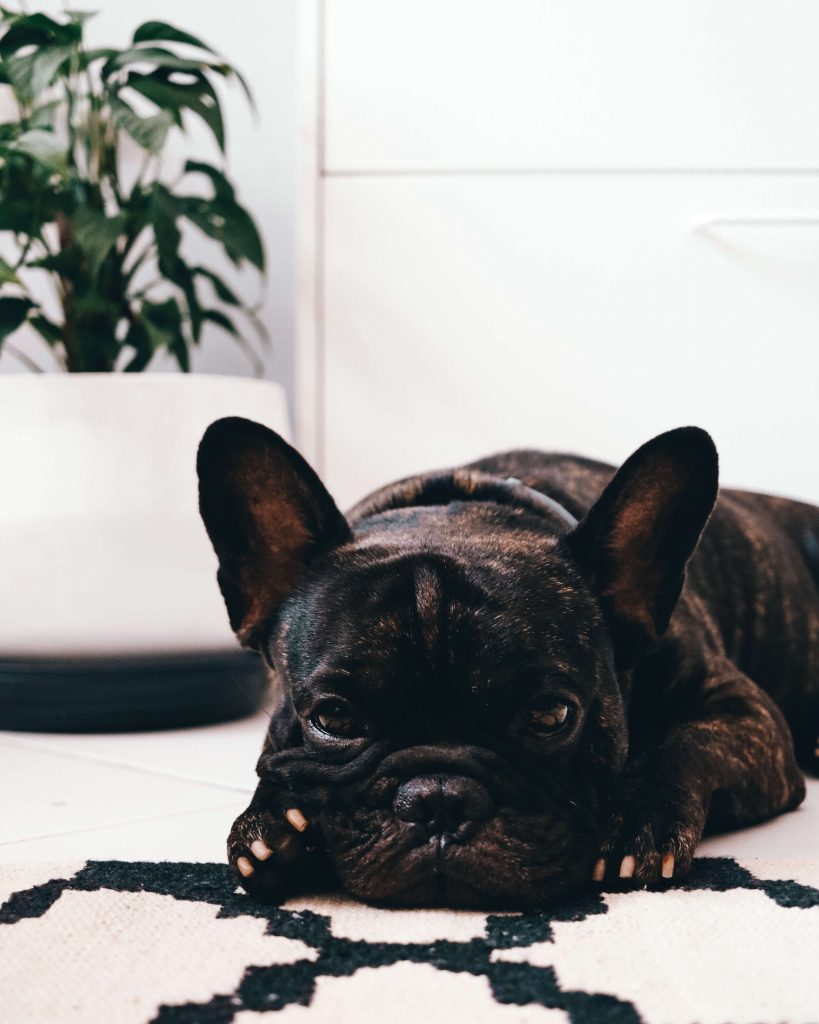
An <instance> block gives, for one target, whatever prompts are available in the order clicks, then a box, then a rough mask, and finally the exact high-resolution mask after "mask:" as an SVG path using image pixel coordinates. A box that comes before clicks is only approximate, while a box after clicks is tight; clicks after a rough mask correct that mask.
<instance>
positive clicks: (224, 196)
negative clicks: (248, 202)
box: [185, 160, 236, 203]
mask: <svg viewBox="0 0 819 1024" xmlns="http://www.w3.org/2000/svg"><path fill="white" fill-rule="evenodd" d="M185 174H204V175H206V176H207V177H208V178H210V180H211V182H212V183H213V192H214V195H215V196H216V198H217V199H219V200H223V201H226V202H229V203H235V201H236V193H235V191H234V189H233V186H232V185H231V183H230V182H229V181H228V180H227V178H226V177H225V176H224V174H222V172H221V171H220V170H219V168H218V167H212V166H211V165H210V164H205V163H202V162H201V161H200V160H188V161H186V163H185Z"/></svg>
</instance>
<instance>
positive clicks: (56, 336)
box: [29, 316, 63, 348]
mask: <svg viewBox="0 0 819 1024" xmlns="http://www.w3.org/2000/svg"><path fill="white" fill-rule="evenodd" d="M29 323H30V324H31V326H32V327H33V328H34V330H35V331H37V333H38V334H39V335H40V336H41V337H42V338H43V339H45V341H46V342H47V343H48V344H49V346H50V347H51V348H54V346H55V345H59V343H60V342H61V341H62V340H63V329H62V327H60V326H58V325H57V324H55V323H53V322H52V321H51V320H49V319H48V318H47V317H44V316H33V317H31V319H30V320H29Z"/></svg>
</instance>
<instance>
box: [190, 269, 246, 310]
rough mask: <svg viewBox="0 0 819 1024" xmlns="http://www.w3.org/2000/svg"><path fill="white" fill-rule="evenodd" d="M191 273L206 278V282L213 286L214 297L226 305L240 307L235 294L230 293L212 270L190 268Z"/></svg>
mask: <svg viewBox="0 0 819 1024" xmlns="http://www.w3.org/2000/svg"><path fill="white" fill-rule="evenodd" d="M191 273H192V274H193V275H194V276H196V277H204V278H207V280H208V281H210V283H211V284H212V285H213V290H214V291H215V292H216V297H217V298H218V299H219V300H220V301H222V302H224V303H225V304H226V305H228V306H241V302H240V301H239V298H238V296H237V295H236V293H235V292H234V291H231V289H230V288H228V286H227V285H226V284H225V282H224V281H223V280H222V278H221V277H219V276H218V275H217V274H214V272H213V271H212V270H208V268H207V267H191Z"/></svg>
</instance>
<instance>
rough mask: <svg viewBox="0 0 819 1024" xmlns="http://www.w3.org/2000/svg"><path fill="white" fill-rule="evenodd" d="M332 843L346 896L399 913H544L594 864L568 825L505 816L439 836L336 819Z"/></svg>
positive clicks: (589, 847)
mask: <svg viewBox="0 0 819 1024" xmlns="http://www.w3.org/2000/svg"><path fill="white" fill-rule="evenodd" d="M325 836H326V839H327V840H328V848H329V850H330V853H331V856H332V857H333V860H334V863H335V866H336V870H337V873H338V875H339V878H340V879H341V881H342V883H343V884H344V886H345V888H346V889H347V890H348V891H350V892H351V893H352V894H353V895H355V896H358V897H359V898H361V899H365V900H367V901H369V902H373V903H382V904H387V905H394V906H449V907H471V908H484V909H497V908H501V909H513V908H517V907H531V906H538V905H542V904H545V903H549V902H553V901H554V900H555V899H558V898H560V897H562V896H564V895H566V894H567V893H568V892H569V891H571V890H573V889H574V888H576V887H577V886H579V885H580V884H582V883H583V882H585V880H586V878H587V876H588V875H589V874H590V872H591V865H592V861H593V858H594V845H593V843H592V842H590V841H584V837H583V836H581V835H578V834H577V833H576V832H575V831H574V830H573V829H572V828H571V827H570V826H569V825H568V823H567V821H566V819H565V818H562V817H559V816H555V815H548V816H542V815H527V816H522V815H519V814H516V813H513V812H510V811H509V810H507V809H504V808H498V809H497V810H496V811H495V812H494V813H493V814H492V815H491V816H490V817H487V818H485V819H483V820H481V821H468V822H464V823H462V824H460V825H458V826H457V827H454V826H453V827H450V828H449V829H447V830H446V831H436V832H432V833H431V832H430V831H429V829H428V828H426V827H424V826H423V825H419V824H414V823H407V822H404V821H401V820H400V819H398V818H396V817H395V816H394V815H387V814H379V815H369V816H367V819H366V820H364V819H363V816H356V819H354V820H353V821H349V820H347V821H345V820H343V819H342V818H337V819H334V817H333V816H332V815H331V816H329V817H328V818H327V820H326V821H325Z"/></svg>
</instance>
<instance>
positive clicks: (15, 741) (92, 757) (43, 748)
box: [0, 733, 253, 793]
mask: <svg viewBox="0 0 819 1024" xmlns="http://www.w3.org/2000/svg"><path fill="white" fill-rule="evenodd" d="M3 744H5V745H6V746H10V747H17V748H19V749H22V750H34V751H39V752H40V753H44V754H51V755H52V756H55V757H71V758H74V760H76V761H91V762H96V763H97V764H105V765H108V766H109V767H112V768H122V769H124V770H125V771H132V772H140V773H141V774H143V775H154V776H158V777H159V778H166V779H176V780H177V781H179V782H192V783H194V784H196V785H199V786H207V787H209V788H211V789H226V790H228V791H230V792H232V793H252V792H253V787H252V786H240V785H236V784H234V783H230V782H217V781H216V780H214V779H207V778H202V777H201V776H199V775H188V774H185V773H182V772H174V771H171V770H170V769H165V768H151V767H147V766H145V765H140V764H136V763H135V762H133V761H119V760H117V759H116V758H113V757H107V756H106V755H104V754H90V753H79V752H77V751H75V750H67V749H66V748H65V747H60V746H53V745H52V744H50V743H48V742H47V741H46V742H45V743H43V742H40V741H38V740H23V739H20V738H19V737H17V736H11V735H10V734H8V733H0V745H3Z"/></svg>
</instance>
